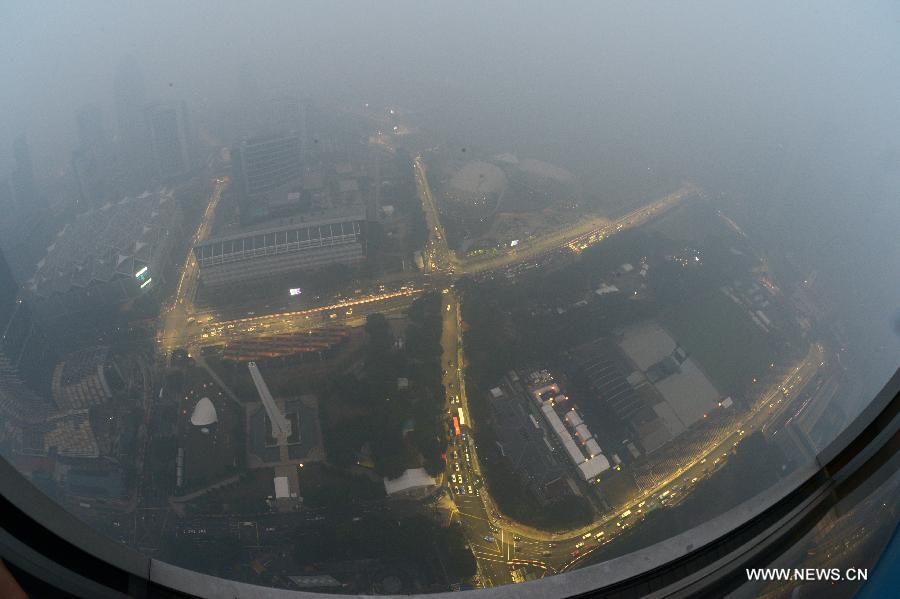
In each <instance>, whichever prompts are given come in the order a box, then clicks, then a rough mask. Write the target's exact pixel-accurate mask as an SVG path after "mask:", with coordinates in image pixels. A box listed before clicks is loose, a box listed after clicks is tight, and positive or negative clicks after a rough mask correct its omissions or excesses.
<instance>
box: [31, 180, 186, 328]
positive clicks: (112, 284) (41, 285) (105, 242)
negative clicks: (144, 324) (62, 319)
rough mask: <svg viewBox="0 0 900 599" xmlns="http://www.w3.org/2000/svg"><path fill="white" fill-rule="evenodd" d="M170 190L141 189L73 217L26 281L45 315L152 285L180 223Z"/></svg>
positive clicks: (111, 302)
mask: <svg viewBox="0 0 900 599" xmlns="http://www.w3.org/2000/svg"><path fill="white" fill-rule="evenodd" d="M180 213H181V211H180V209H179V207H178V205H177V202H176V201H175V199H174V197H173V193H172V192H171V191H170V190H166V189H162V190H159V191H156V192H152V193H151V192H144V193H143V194H141V195H140V196H137V197H127V198H124V199H122V200H119V201H117V202H110V203H107V204H105V205H104V206H103V207H101V208H99V209H95V210H90V211H88V212H85V213H83V214H79V215H78V216H77V217H75V220H74V221H73V222H72V223H70V224H68V225H66V226H65V228H64V229H63V230H62V231H60V232H59V233H57V235H56V239H55V240H54V241H53V243H52V244H51V245H50V247H48V248H47V253H46V255H45V256H44V258H43V259H42V260H41V261H40V262H39V263H38V268H37V272H35V274H34V276H33V277H32V278H31V280H29V281H28V283H27V284H26V288H27V289H28V290H29V291H30V292H31V294H32V295H34V296H35V304H34V305H35V311H36V312H37V313H38V315H39V316H40V317H41V318H45V319H50V318H55V317H58V316H65V315H70V314H74V313H78V312H84V311H90V310H98V309H104V308H107V309H108V308H111V307H114V306H117V305H119V304H122V303H124V302H127V301H130V300H132V299H134V298H136V297H137V296H139V295H142V294H144V293H148V292H150V291H151V290H152V289H154V288H155V287H156V285H157V284H158V283H159V281H160V277H161V276H162V272H163V267H164V266H165V265H166V264H167V259H168V255H169V251H170V250H171V247H172V244H173V242H174V240H175V237H176V231H177V230H178V228H179V227H180Z"/></svg>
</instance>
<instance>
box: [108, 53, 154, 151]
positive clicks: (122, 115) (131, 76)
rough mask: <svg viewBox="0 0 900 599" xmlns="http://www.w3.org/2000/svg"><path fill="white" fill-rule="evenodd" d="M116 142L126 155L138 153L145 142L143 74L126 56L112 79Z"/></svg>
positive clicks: (133, 61) (135, 60)
mask: <svg viewBox="0 0 900 599" xmlns="http://www.w3.org/2000/svg"><path fill="white" fill-rule="evenodd" d="M113 87H114V93H115V103H116V119H117V121H118V129H119V131H118V133H119V141H120V143H121V144H122V146H123V147H124V149H126V151H139V150H140V148H141V147H142V146H144V144H146V140H147V132H146V127H145V121H144V118H143V110H144V106H145V105H146V103H147V92H146V88H145V86H144V73H143V71H141V67H140V65H139V64H138V62H137V59H135V57H134V56H131V55H129V56H126V57H125V59H124V60H122V62H121V63H120V64H119V67H118V68H117V69H116V74H115V77H114V79H113Z"/></svg>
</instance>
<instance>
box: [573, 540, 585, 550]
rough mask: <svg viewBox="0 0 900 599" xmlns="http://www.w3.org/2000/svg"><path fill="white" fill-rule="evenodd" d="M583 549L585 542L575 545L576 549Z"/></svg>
mask: <svg viewBox="0 0 900 599" xmlns="http://www.w3.org/2000/svg"><path fill="white" fill-rule="evenodd" d="M582 547H584V541H578V542H577V543H575V549H581V548H582Z"/></svg>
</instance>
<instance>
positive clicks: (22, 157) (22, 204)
mask: <svg viewBox="0 0 900 599" xmlns="http://www.w3.org/2000/svg"><path fill="white" fill-rule="evenodd" d="M13 159H14V160H15V170H13V172H12V177H11V180H12V191H13V196H14V198H15V202H16V205H17V206H18V208H19V210H20V211H21V213H22V214H23V215H33V214H39V213H41V212H42V211H43V209H44V208H46V205H45V204H44V202H43V198H42V197H41V195H40V194H39V193H38V188H37V183H36V181H35V178H34V165H33V164H32V162H31V150H30V149H29V148H28V141H27V140H26V139H25V136H24V135H20V136H19V137H17V138H16V139H15V141H13Z"/></svg>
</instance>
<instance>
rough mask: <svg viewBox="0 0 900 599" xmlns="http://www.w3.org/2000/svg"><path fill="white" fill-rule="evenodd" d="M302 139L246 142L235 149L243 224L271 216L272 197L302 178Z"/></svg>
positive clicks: (271, 138) (275, 137)
mask: <svg viewBox="0 0 900 599" xmlns="http://www.w3.org/2000/svg"><path fill="white" fill-rule="evenodd" d="M300 151H301V144H300V137H299V136H298V135H272V136H268V137H262V138H255V139H249V140H244V141H242V142H241V143H239V144H236V145H235V146H234V147H232V149H231V164H232V170H233V175H234V176H233V178H234V184H235V189H236V190H237V194H238V196H237V197H238V206H239V209H240V217H241V221H242V222H244V223H249V222H253V221H254V220H259V219H260V218H265V217H266V216H267V215H268V194H270V193H272V192H274V191H275V190H277V189H278V188H280V187H283V186H285V185H287V184H289V183H291V182H294V181H299V179H300V176H301V164H300Z"/></svg>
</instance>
